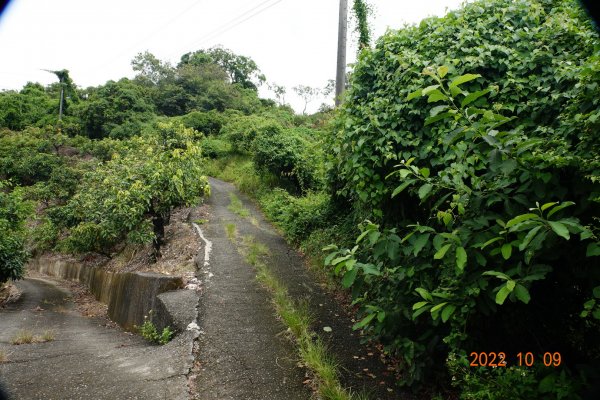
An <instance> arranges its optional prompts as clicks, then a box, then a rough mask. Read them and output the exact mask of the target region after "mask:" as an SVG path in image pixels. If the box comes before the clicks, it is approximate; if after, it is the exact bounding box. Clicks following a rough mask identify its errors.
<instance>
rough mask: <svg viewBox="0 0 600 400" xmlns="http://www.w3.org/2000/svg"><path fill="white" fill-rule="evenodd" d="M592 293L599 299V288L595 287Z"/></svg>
mask: <svg viewBox="0 0 600 400" xmlns="http://www.w3.org/2000/svg"><path fill="white" fill-rule="evenodd" d="M592 293H593V294H594V297H595V298H597V299H600V286H596V287H595V288H594V290H593V292H592Z"/></svg>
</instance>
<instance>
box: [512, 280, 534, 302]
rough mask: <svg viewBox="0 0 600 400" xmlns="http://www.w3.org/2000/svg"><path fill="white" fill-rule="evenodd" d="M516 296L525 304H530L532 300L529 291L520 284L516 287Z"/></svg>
mask: <svg viewBox="0 0 600 400" xmlns="http://www.w3.org/2000/svg"><path fill="white" fill-rule="evenodd" d="M515 296H517V299H519V300H521V301H522V302H523V303H525V304H529V300H531V295H530V294H529V290H527V288H526V287H525V286H523V285H521V284H520V283H518V284H517V285H516V286H515Z"/></svg>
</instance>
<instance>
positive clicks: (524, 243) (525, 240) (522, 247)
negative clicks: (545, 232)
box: [519, 225, 542, 251]
mask: <svg viewBox="0 0 600 400" xmlns="http://www.w3.org/2000/svg"><path fill="white" fill-rule="evenodd" d="M540 229H542V225H538V226H536V227H535V228H533V229H532V230H530V231H529V232H527V235H525V237H524V238H523V241H522V242H521V244H519V250H521V251H523V250H525V248H526V247H527V246H529V243H531V241H532V240H533V238H534V237H535V235H537V233H538V232H539V231H540Z"/></svg>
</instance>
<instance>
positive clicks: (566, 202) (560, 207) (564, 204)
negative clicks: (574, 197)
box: [547, 201, 575, 218]
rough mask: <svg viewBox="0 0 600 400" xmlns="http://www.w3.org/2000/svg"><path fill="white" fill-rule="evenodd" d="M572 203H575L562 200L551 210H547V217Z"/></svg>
mask: <svg viewBox="0 0 600 400" xmlns="http://www.w3.org/2000/svg"><path fill="white" fill-rule="evenodd" d="M572 205H575V203H574V202H572V201H565V202H563V203H562V204H561V205H558V206H556V207H554V208H553V209H552V210H550V211H549V212H548V215H547V218H550V217H551V216H553V215H554V214H556V213H557V212H559V211H560V210H562V209H564V208H567V207H570V206H572Z"/></svg>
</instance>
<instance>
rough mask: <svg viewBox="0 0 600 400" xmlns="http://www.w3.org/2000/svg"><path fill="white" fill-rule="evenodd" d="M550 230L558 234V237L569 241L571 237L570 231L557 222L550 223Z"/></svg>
mask: <svg viewBox="0 0 600 400" xmlns="http://www.w3.org/2000/svg"><path fill="white" fill-rule="evenodd" d="M548 224H549V225H550V228H552V230H553V231H554V233H556V234H557V235H558V236H560V237H562V238H565V239H567V240H569V239H570V238H571V236H570V235H569V230H568V229H567V227H566V226H564V225H563V224H561V223H560V222H557V221H548Z"/></svg>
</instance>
